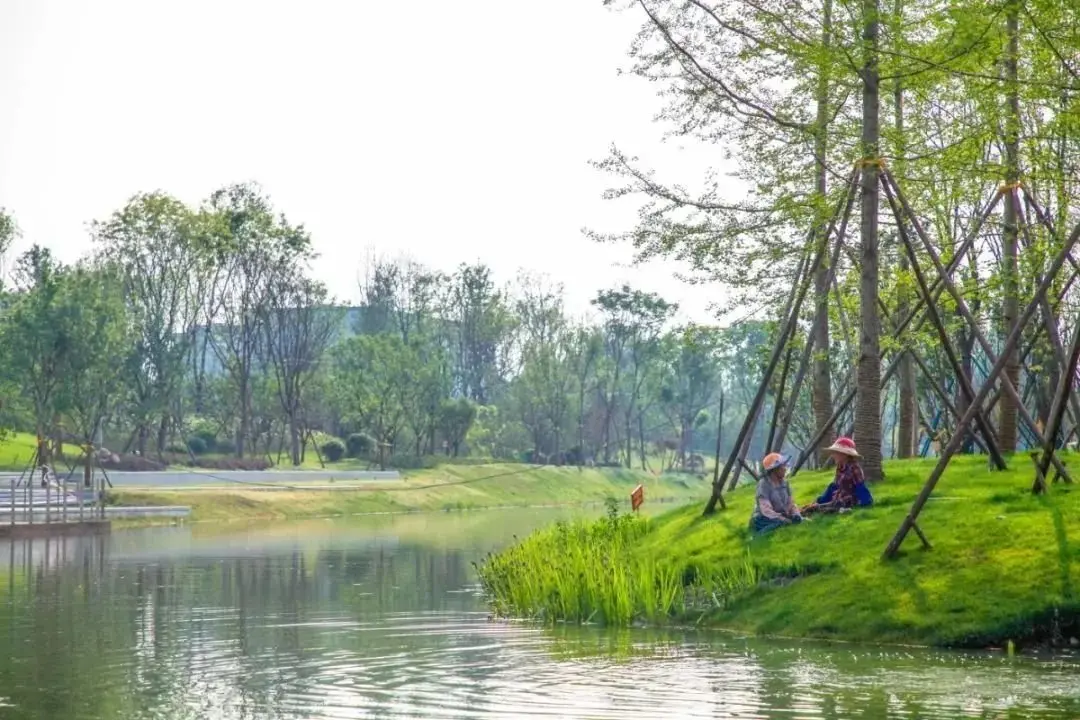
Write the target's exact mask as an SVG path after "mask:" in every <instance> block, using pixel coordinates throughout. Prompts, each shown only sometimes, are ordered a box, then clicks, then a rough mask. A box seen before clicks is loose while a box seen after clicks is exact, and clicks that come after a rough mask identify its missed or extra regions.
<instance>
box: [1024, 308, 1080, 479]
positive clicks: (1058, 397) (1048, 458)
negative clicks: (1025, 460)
mask: <svg viewBox="0 0 1080 720" xmlns="http://www.w3.org/2000/svg"><path fill="white" fill-rule="evenodd" d="M1077 363H1080V322H1078V323H1077V324H1076V329H1075V330H1074V331H1073V342H1072V347H1071V348H1070V350H1069V358H1068V361H1067V362H1066V364H1065V367H1063V368H1062V372H1061V377H1060V378H1059V379H1058V386H1057V387H1056V388H1055V389H1054V400H1053V402H1052V403H1051V404H1050V424H1049V425H1047V427H1046V437H1045V438H1043V447H1042V457H1041V458H1040V459H1039V462H1038V465H1037V467H1036V472H1035V484H1034V485H1033V486H1032V488H1031V490H1032V492H1034V493H1043V492H1046V473H1047V472H1049V470H1050V463H1051V462H1053V461H1054V460H1057V436H1058V430H1060V429H1061V423H1062V420H1063V419H1064V417H1065V409H1066V408H1067V407H1068V406H1069V401H1068V398H1069V395H1071V390H1072V386H1073V380H1074V379H1075V377H1076V366H1077ZM1059 465H1060V461H1059V462H1055V463H1054V467H1055V468H1057V467H1058V466H1059ZM1057 474H1058V475H1060V476H1061V477H1062V478H1063V479H1064V480H1065V481H1066V482H1072V479H1071V478H1070V477H1069V474H1068V473H1064V472H1061V470H1058V471H1057Z"/></svg>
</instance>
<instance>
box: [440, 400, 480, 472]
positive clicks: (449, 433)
mask: <svg viewBox="0 0 1080 720" xmlns="http://www.w3.org/2000/svg"><path fill="white" fill-rule="evenodd" d="M476 414H477V409H476V403H474V402H472V401H471V400H468V399H467V398H457V399H456V400H443V401H442V403H440V404H439V429H440V430H441V431H442V434H443V437H444V438H446V442H447V445H448V446H449V450H451V452H452V454H453V455H454V457H457V455H458V454H459V453H460V452H461V444H462V443H463V442H464V441H465V438H466V436H468V434H469V430H470V429H471V428H472V426H473V423H474V422H476Z"/></svg>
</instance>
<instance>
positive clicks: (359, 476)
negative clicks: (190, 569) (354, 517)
mask: <svg viewBox="0 0 1080 720" xmlns="http://www.w3.org/2000/svg"><path fill="white" fill-rule="evenodd" d="M76 476H77V478H78V479H79V480H80V481H81V479H82V472H81V471H76ZM11 477H18V473H6V474H0V489H2V488H7V487H8V486H9V485H10V482H11ZM74 479H75V478H73V480H74ZM400 479H401V473H399V472H398V471H397V470H387V471H385V472H381V471H376V470H372V471H365V470H191V471H183V470H177V471H173V470H167V471H164V472H119V471H109V480H110V481H111V482H112V484H113V487H132V488H134V487H193V486H214V485H232V484H235V485H242V484H245V483H257V484H261V485H308V484H315V485H326V484H327V483H355V482H365V481H366V482H370V481H372V480H383V481H385V480H400Z"/></svg>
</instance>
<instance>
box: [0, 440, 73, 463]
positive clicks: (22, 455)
mask: <svg viewBox="0 0 1080 720" xmlns="http://www.w3.org/2000/svg"><path fill="white" fill-rule="evenodd" d="M36 446H37V438H36V437H34V435H32V434H31V433H8V434H7V436H6V437H4V439H3V440H0V470H2V471H4V472H22V471H23V470H25V469H26V466H27V465H28V464H29V463H30V460H31V458H33V457H34V450H35V448H36ZM64 454H65V455H67V456H68V457H72V458H77V457H79V456H80V455H82V451H81V450H80V449H79V447H78V446H77V445H67V444H65V445H64ZM61 467H63V464H62V463H61Z"/></svg>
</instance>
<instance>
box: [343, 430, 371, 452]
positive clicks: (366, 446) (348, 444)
mask: <svg viewBox="0 0 1080 720" xmlns="http://www.w3.org/2000/svg"><path fill="white" fill-rule="evenodd" d="M345 448H346V453H347V455H348V456H349V457H351V458H359V457H364V456H365V455H367V454H369V453H370V452H371V451H372V450H374V449H375V439H374V438H373V437H371V436H370V435H365V434H364V433H352V434H350V435H349V437H348V438H346V440H345Z"/></svg>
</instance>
